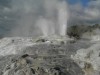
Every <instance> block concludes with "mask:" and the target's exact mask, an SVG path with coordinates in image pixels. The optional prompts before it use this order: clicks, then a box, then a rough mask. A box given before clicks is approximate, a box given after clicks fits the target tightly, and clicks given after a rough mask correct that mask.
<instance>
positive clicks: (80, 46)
mask: <svg viewBox="0 0 100 75" xmlns="http://www.w3.org/2000/svg"><path fill="white" fill-rule="evenodd" d="M99 49H100V47H99V41H98V43H97V42H95V41H94V40H92V41H91V40H87V39H82V40H72V39H67V38H65V37H63V38H62V37H59V38H58V37H57V38H56V37H53V38H43V37H42V38H41V37H40V38H36V39H33V38H30V37H26V38H25V37H24V38H23V37H22V38H21V37H12V38H9V37H6V38H2V39H1V40H0V75H100V74H99V65H100V64H99ZM86 57H87V59H85V58H86Z"/></svg>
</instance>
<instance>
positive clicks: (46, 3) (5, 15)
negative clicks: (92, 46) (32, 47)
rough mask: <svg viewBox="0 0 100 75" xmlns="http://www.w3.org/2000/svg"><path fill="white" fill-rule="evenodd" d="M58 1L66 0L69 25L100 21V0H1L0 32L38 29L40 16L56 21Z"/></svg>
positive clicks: (8, 32)
mask: <svg viewBox="0 0 100 75" xmlns="http://www.w3.org/2000/svg"><path fill="white" fill-rule="evenodd" d="M59 1H65V2H66V6H67V8H66V12H67V15H68V18H67V23H68V25H69V26H70V25H76V24H78V25H93V24H97V23H98V24H100V21H99V19H100V13H99V12H100V0H0V35H4V36H8V35H16V33H19V34H20V35H26V34H25V33H24V32H25V30H27V31H26V33H27V34H30V32H38V29H37V26H36V24H37V23H36V22H38V20H40V18H41V16H42V18H45V19H49V20H50V22H51V21H52V24H56V21H57V11H56V10H57V9H59V6H57V5H59ZM62 6H63V5H62ZM30 28H31V29H30ZM33 29H34V31H33ZM17 31H20V32H17ZM21 33H22V34H21ZM38 34H39V32H38ZM31 35H33V34H31ZM34 35H37V33H34ZM29 36H30V35H29Z"/></svg>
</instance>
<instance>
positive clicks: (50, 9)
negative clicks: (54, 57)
mask: <svg viewBox="0 0 100 75" xmlns="http://www.w3.org/2000/svg"><path fill="white" fill-rule="evenodd" d="M20 2H22V3H20ZM39 2H40V3H39ZM19 6H20V7H21V8H20V7H19ZM12 11H13V12H16V13H17V15H18V16H20V18H19V19H18V20H17V23H16V25H17V27H16V28H14V29H13V30H12V36H28V37H31V36H46V37H47V36H52V35H58V36H66V31H67V21H68V8H67V2H66V1H65V0H41V1H40V0H37V1H36V0H28V1H27V0H17V1H16V0H13V2H12Z"/></svg>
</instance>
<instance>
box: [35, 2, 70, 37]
mask: <svg viewBox="0 0 100 75" xmlns="http://www.w3.org/2000/svg"><path fill="white" fill-rule="evenodd" d="M45 3H46V5H49V7H46V10H47V13H46V18H44V17H40V18H39V20H38V21H37V23H36V25H37V26H38V27H39V28H40V30H41V31H42V33H43V35H44V36H50V35H60V36H66V31H67V20H68V11H67V3H66V2H65V1H58V2H57V3H56V6H54V8H53V6H51V5H50V3H49V4H47V3H48V0H47V2H45ZM49 9H50V10H51V11H50V10H49ZM54 11H56V14H57V16H53V15H54V14H55V12H54ZM55 18H56V20H55ZM52 19H54V20H55V21H54V20H52Z"/></svg>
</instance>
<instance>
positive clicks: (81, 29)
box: [67, 24, 100, 39]
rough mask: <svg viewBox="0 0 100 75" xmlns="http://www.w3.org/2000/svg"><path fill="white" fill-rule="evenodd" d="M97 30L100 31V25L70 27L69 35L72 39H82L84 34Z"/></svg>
mask: <svg viewBox="0 0 100 75" xmlns="http://www.w3.org/2000/svg"><path fill="white" fill-rule="evenodd" d="M95 29H100V25H99V24H95V25H73V26H70V27H68V31H67V35H68V36H69V37H70V38H72V37H73V38H75V39H80V38H81V37H82V35H83V34H84V33H86V32H92V31H93V30H95Z"/></svg>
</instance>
